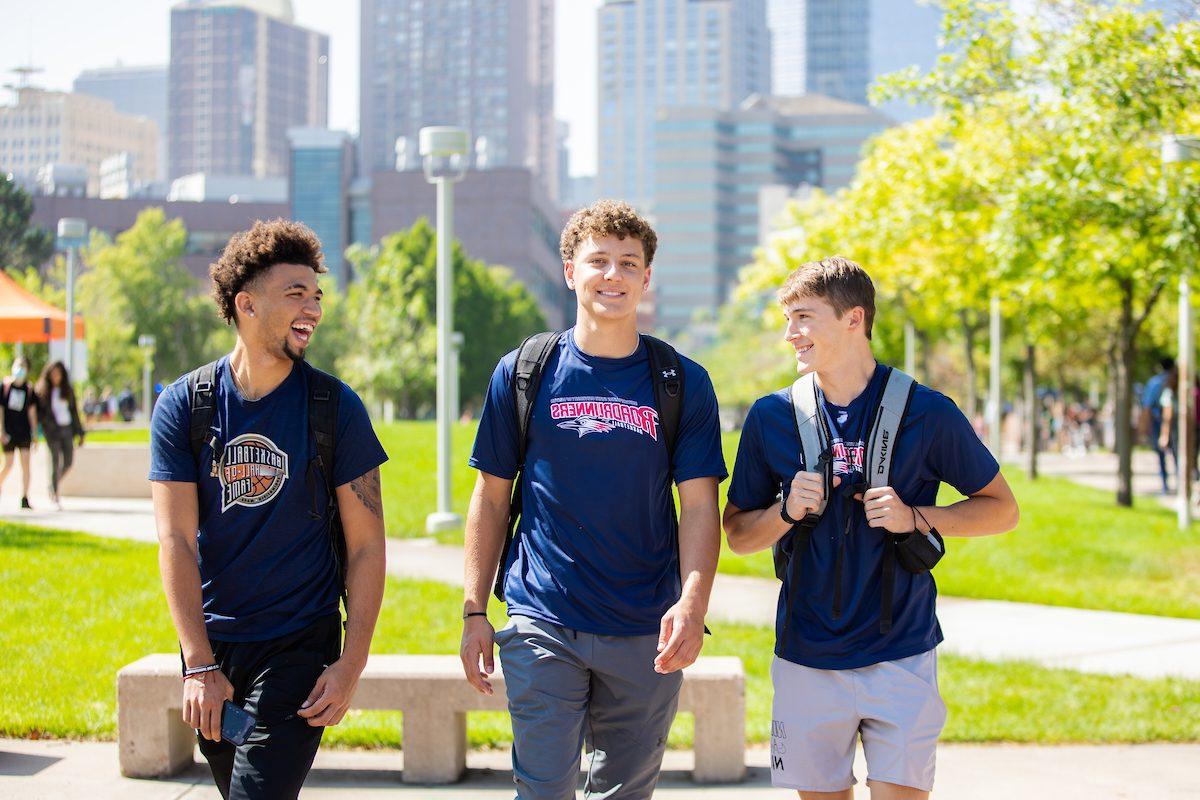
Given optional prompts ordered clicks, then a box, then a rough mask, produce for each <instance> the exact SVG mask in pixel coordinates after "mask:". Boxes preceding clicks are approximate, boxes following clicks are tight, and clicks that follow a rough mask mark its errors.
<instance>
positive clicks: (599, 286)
mask: <svg viewBox="0 0 1200 800" xmlns="http://www.w3.org/2000/svg"><path fill="white" fill-rule="evenodd" d="M563 275H564V277H565V278H566V282H567V288H569V289H570V290H572V291H573V292H575V297H576V299H577V301H578V302H577V305H578V308H579V314H580V316H581V317H583V316H586V317H590V318H592V319H595V320H607V321H616V320H622V319H630V318H632V319H636V318H637V306H638V302H639V301H640V300H641V299H642V294H643V293H644V292H645V291H646V287H648V286H649V285H650V267H649V266H647V264H646V254H645V251H644V249H643V248H642V243H641V241H640V240H638V239H635V238H633V237H631V236H627V237H625V238H624V239H621V238H618V237H616V236H602V237H599V238H596V237H593V236H589V237H588V238H587V239H584V240H583V241H582V242H580V244H579V246H578V247H577V248H576V249H575V257H574V258H573V259H571V260H570V261H567V262H566V263H565V264H563Z"/></svg>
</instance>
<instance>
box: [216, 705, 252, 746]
mask: <svg viewBox="0 0 1200 800" xmlns="http://www.w3.org/2000/svg"><path fill="white" fill-rule="evenodd" d="M257 723H258V720H257V719H255V717H254V715H253V714H251V713H250V712H249V711H247V710H246V709H244V708H242V707H241V706H239V705H237V704H236V703H234V702H232V701H230V700H226V701H225V704H224V705H223V706H222V707H221V738H222V739H224V740H225V741H227V742H232V743H233V744H235V745H239V746H240V745H243V744H245V743H246V741H247V740H248V739H249V738H250V732H251V731H253V730H254V726H255V725H256V724H257Z"/></svg>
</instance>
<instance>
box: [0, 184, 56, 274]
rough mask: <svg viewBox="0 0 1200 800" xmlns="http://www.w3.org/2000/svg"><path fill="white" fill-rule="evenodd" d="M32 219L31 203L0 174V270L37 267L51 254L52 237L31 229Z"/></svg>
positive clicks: (46, 233) (48, 233)
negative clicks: (30, 221) (30, 222)
mask: <svg viewBox="0 0 1200 800" xmlns="http://www.w3.org/2000/svg"><path fill="white" fill-rule="evenodd" d="M32 216H33V199H32V198H31V197H30V196H29V195H28V194H27V193H26V192H25V191H24V190H22V189H21V187H19V186H17V184H16V183H15V182H14V181H13V180H12V179H10V178H9V177H8V176H6V175H2V174H0V269H6V270H21V269H25V268H26V267H40V266H41V265H42V264H44V263H45V262H46V261H48V260H49V259H50V256H51V255H52V254H53V253H54V237H53V235H52V234H51V233H50V232H49V231H44V230H42V229H41V228H35V227H32V226H31V225H30V224H29V220H30V218H31V217H32Z"/></svg>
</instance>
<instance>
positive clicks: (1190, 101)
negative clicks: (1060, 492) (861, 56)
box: [893, 0, 1200, 505]
mask: <svg viewBox="0 0 1200 800" xmlns="http://www.w3.org/2000/svg"><path fill="white" fill-rule="evenodd" d="M1059 5H1060V6H1061V7H1062V8H1064V9H1065V10H1066V11H1067V12H1069V13H1067V14H1065V15H1064V16H1063V17H1062V18H1061V20H1060V21H1056V23H1055V24H1047V23H1045V22H1044V21H1040V20H1039V19H1038V18H1036V17H1035V18H1030V19H1028V20H1026V21H1025V23H1024V24H1021V25H1015V24H1014V23H1013V19H1014V18H1013V15H1012V14H1011V12H1008V11H1007V10H1006V9H1003V8H998V7H997V6H996V4H993V3H979V2H972V1H971V0H952V1H951V2H948V3H947V29H946V33H947V39H948V40H949V41H950V42H951V44H952V46H953V45H958V51H959V52H960V53H961V54H962V55H961V56H960V57H958V58H951V59H943V61H942V63H940V64H939V65H938V66H937V67H935V69H934V70H932V71H931V72H930V73H929V74H928V75H926V76H924V77H920V78H915V77H914V76H912V75H908V76H904V77H902V78H900V79H898V80H896V81H895V82H894V83H893V88H899V89H901V90H909V91H912V92H914V93H915V94H917V95H918V96H920V97H923V98H924V99H926V100H928V101H931V102H933V103H934V104H935V105H936V106H938V107H939V108H942V109H944V110H945V111H946V112H947V113H948V114H950V115H951V117H952V119H954V120H955V121H957V122H959V123H962V124H965V123H966V121H967V119H968V118H969V117H970V116H972V115H975V114H978V113H979V112H980V110H982V109H996V108H1005V109H1006V110H1007V112H1008V113H1009V114H1010V117H1009V119H1010V123H1011V125H1012V126H1013V127H1014V128H1020V129H1023V130H1029V131H1034V132H1036V134H1037V135H1038V137H1039V138H1040V146H1039V147H1037V148H1036V149H1035V150H1034V151H1033V152H1032V154H1031V158H1030V159H1029V161H1028V162H1027V163H1025V164H1023V165H1022V166H1023V169H1022V170H1020V171H1011V170H1010V171H1009V172H1008V173H1007V174H1006V180H1007V186H1006V187H1005V189H1004V191H1003V193H1002V197H1001V202H1002V203H1003V204H1005V205H1007V206H1008V207H1009V211H1010V213H1011V215H1013V216H1019V217H1022V218H1024V219H1026V220H1037V221H1038V227H1039V228H1040V230H1041V233H1042V239H1041V241H1042V242H1043V243H1044V244H1045V245H1046V249H1045V251H1044V253H1045V255H1043V256H1042V258H1040V259H1039V260H1041V261H1042V262H1043V263H1047V264H1049V265H1051V266H1052V267H1053V268H1054V270H1055V277H1056V278H1058V279H1060V280H1064V281H1065V282H1066V283H1067V284H1069V285H1071V286H1075V287H1089V288H1090V287H1094V288H1096V289H1099V290H1100V291H1101V293H1102V294H1104V295H1107V297H1110V298H1111V299H1112V304H1111V305H1110V306H1108V308H1109V309H1110V312H1109V314H1108V315H1107V318H1108V319H1109V320H1110V322H1111V328H1110V329H1111V334H1112V335H1111V338H1110V340H1109V341H1111V342H1112V349H1111V353H1110V361H1111V364H1112V367H1113V369H1114V373H1115V374H1114V380H1113V385H1114V391H1115V412H1116V413H1115V419H1114V422H1115V429H1116V435H1117V441H1116V445H1117V454H1118V463H1119V471H1118V489H1117V502H1118V503H1119V504H1121V505H1129V504H1130V503H1131V502H1132V474H1133V472H1132V438H1131V435H1130V430H1131V424H1130V423H1131V414H1132V405H1133V403H1132V401H1133V396H1132V384H1133V371H1134V368H1135V364H1136V361H1137V351H1138V346H1139V342H1140V338H1141V334H1142V330H1143V327H1144V325H1145V323H1146V321H1147V319H1149V317H1150V316H1151V314H1152V313H1153V312H1154V309H1155V307H1156V305H1157V304H1158V301H1159V299H1160V297H1161V296H1162V294H1163V291H1164V289H1165V288H1166V287H1167V286H1168V285H1169V283H1170V282H1171V281H1172V280H1173V278H1175V277H1176V276H1177V275H1178V274H1179V272H1180V270H1181V269H1183V268H1184V265H1185V264H1186V263H1187V262H1188V261H1189V260H1191V259H1193V258H1194V257H1195V249H1194V245H1195V239H1194V237H1188V236H1187V235H1185V234H1184V233H1183V230H1182V228H1183V227H1185V226H1181V225H1179V224H1176V223H1177V220H1178V218H1179V216H1180V213H1181V212H1180V206H1179V204H1178V203H1175V202H1172V200H1171V196H1170V195H1169V194H1167V193H1166V192H1164V185H1165V183H1164V178H1165V176H1164V175H1163V172H1162V168H1161V166H1162V165H1161V162H1160V160H1159V157H1158V142H1159V137H1160V136H1161V134H1163V133H1165V132H1170V131H1176V130H1180V126H1181V125H1184V124H1186V123H1187V122H1188V121H1189V117H1188V115H1189V113H1192V110H1193V109H1195V108H1197V106H1200V83H1198V82H1197V81H1196V75H1197V73H1198V72H1200V24H1197V23H1196V22H1195V21H1185V22H1182V23H1179V24H1177V25H1174V26H1171V27H1167V26H1166V25H1164V23H1163V20H1162V15H1161V14H1159V13H1141V12H1140V11H1139V10H1138V8H1137V7H1136V5H1133V4H1129V3H1117V4H1115V6H1113V7H1108V5H1107V4H1104V5H1101V4H1092V3H1061V4H1059ZM1018 31H1019V33H1018ZM989 75H994V76H999V77H993V78H991V79H989V78H988V76H989ZM1194 178H1195V173H1194V171H1187V172H1185V173H1181V176H1180V180H1185V179H1191V180H1194ZM1181 196H1191V197H1194V196H1195V191H1194V184H1193V188H1189V189H1187V190H1185V191H1184V192H1183V193H1182V195H1181ZM1010 227H1013V228H1015V229H1016V230H1020V229H1021V228H1022V227H1023V226H1022V225H1020V224H1018V225H1016V226H1010ZM1024 227H1025V228H1026V229H1028V226H1027V225H1026V226H1024ZM1010 249H1011V248H1010ZM1018 249H1019V245H1018ZM1020 261H1021V260H1020V259H1017V260H1014V261H1011V262H1010V263H1013V264H1015V263H1020ZM1083 294H1085V295H1086V294H1087V292H1084V293H1083ZM1072 299H1073V298H1072ZM1084 302H1085V303H1087V304H1089V305H1090V304H1091V303H1090V300H1085V301H1084Z"/></svg>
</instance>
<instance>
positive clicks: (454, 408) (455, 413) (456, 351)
mask: <svg viewBox="0 0 1200 800" xmlns="http://www.w3.org/2000/svg"><path fill="white" fill-rule="evenodd" d="M465 341H466V337H465V336H463V335H462V333H461V332H459V331H455V332H454V333H452V334H450V345H451V347H450V355H451V356H453V359H452V361H453V363H451V364H450V421H451V422H457V421H458V418H459V417H460V416H461V415H462V408H461V403H460V402H459V396H458V388H459V387H458V363H459V357H460V356H461V355H462V346H463V342H465Z"/></svg>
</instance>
